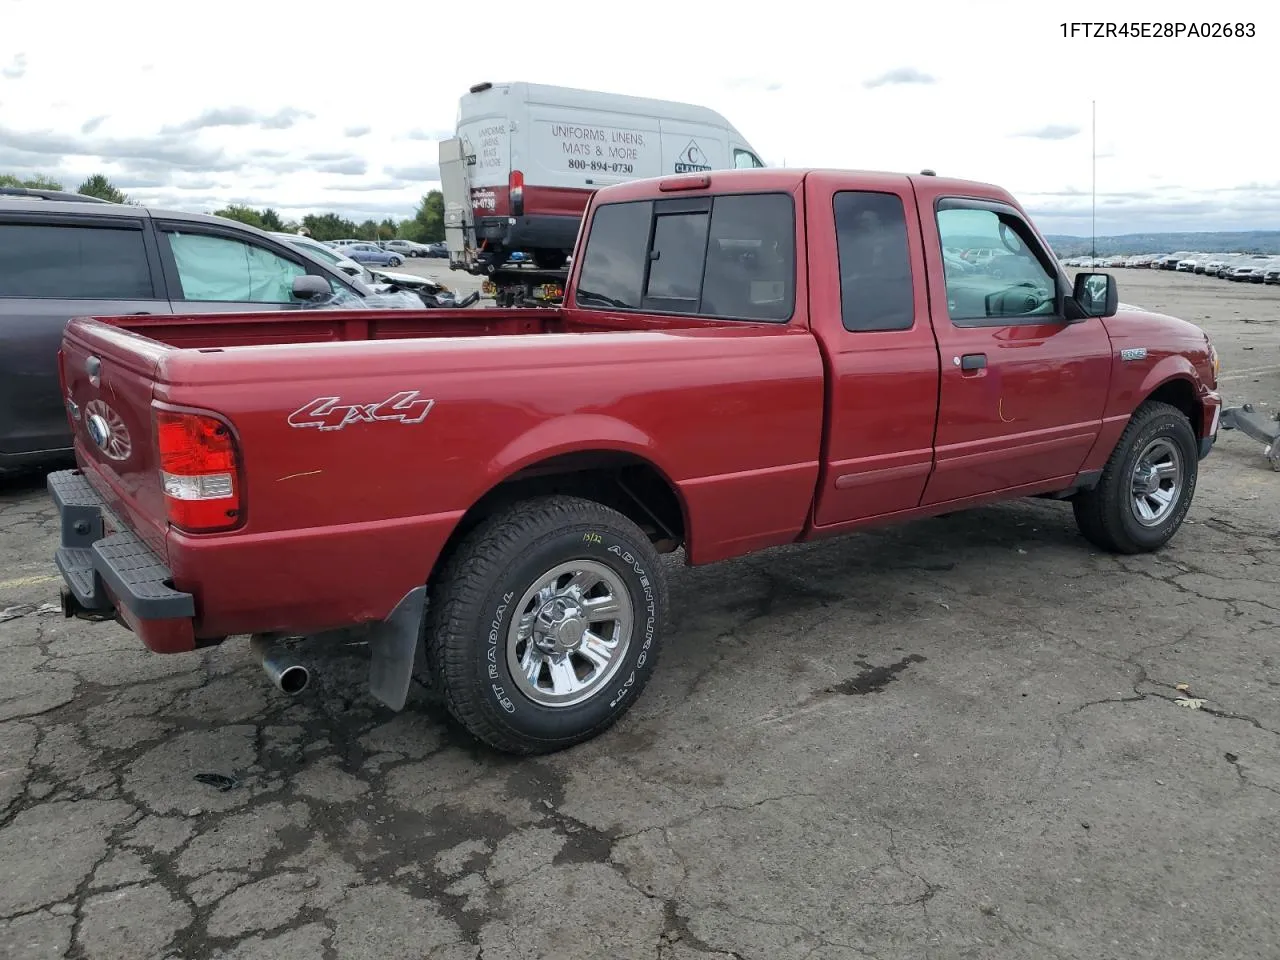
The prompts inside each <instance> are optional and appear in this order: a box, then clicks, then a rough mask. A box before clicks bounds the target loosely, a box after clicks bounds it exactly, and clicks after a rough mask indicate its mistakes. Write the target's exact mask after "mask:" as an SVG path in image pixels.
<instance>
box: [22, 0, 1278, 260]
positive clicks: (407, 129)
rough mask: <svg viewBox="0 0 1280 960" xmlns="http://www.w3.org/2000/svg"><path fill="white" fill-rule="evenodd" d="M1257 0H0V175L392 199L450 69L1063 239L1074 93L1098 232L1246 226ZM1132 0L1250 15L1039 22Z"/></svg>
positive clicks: (442, 118)
mask: <svg viewBox="0 0 1280 960" xmlns="http://www.w3.org/2000/svg"><path fill="white" fill-rule="evenodd" d="M1271 6H1272V5H1271V4H1268V3H1263V2H1258V0H1233V2H1232V3H1230V4H1205V3H1203V2H1199V3H1185V2H1177V0H1171V2H1166V3H1161V4H1158V5H1157V4H1151V3H1139V2H1114V3H1110V4H1101V3H1092V4H1089V3H1085V4H1079V5H1077V4H1067V5H1063V4H1040V3H1026V2H1025V0H1009V2H1005V0H966V2H962V3H957V2H946V3H942V2H935V3H930V2H928V0H922V2H917V3H911V4H874V5H871V4H857V5H849V4H840V5H834V6H832V7H830V10H831V11H832V13H831V14H822V15H821V16H819V15H818V14H817V12H816V10H817V8H816V7H814V6H813V5H807V6H806V5H793V6H792V7H790V8H786V7H783V8H779V6H778V5H777V4H776V2H769V3H765V2H753V0H738V2H733V3H728V2H720V0H703V2H699V3H690V2H688V0H683V2H679V3H675V2H669V0H650V2H649V3H648V4H646V5H644V6H637V5H633V4H632V5H621V6H619V5H616V4H604V5H602V4H600V3H599V2H596V3H590V4H588V3H580V2H573V0H545V2H544V3H543V4H541V5H540V6H539V7H537V9H540V10H541V11H542V12H541V13H538V14H535V13H534V12H533V11H534V10H535V7H534V6H531V5H527V4H525V5H519V6H518V8H516V7H513V8H512V11H511V12H510V13H507V12H504V10H506V4H489V5H488V6H487V7H486V6H484V5H480V6H477V5H475V4H462V3H447V2H445V0H429V2H426V3H419V2H403V3H395V2H390V3H380V4H377V5H374V4H366V3H361V2H359V0H355V2H351V3H346V4H338V3H333V4H317V3H302V2H298V0H270V2H267V0H254V2H246V0H219V2H218V3H217V4H215V5H212V6H208V5H205V6H198V7H197V8H187V7H185V6H184V5H180V4H175V3H173V2H172V0H169V2H167V3H160V2H153V0H117V2H115V3H113V4H110V5H108V6H107V7H95V8H94V9H95V11H97V12H95V13H93V14H92V15H91V16H89V17H87V18H83V19H82V18H81V17H79V16H78V15H77V14H76V12H75V9H74V8H73V7H69V6H68V5H66V4H63V5H60V6H59V7H58V8H56V9H57V11H58V17H56V18H55V21H56V22H57V23H58V26H56V27H54V28H49V29H46V27H45V25H46V24H47V23H49V19H48V16H49V13H50V12H51V11H50V8H48V7H47V5H46V4H45V3H44V2H43V0H0V173H4V172H11V173H17V174H19V175H29V174H33V173H41V172H43V173H47V174H50V175H54V176H58V177H59V178H61V179H63V181H64V182H66V183H67V184H68V185H69V186H72V187H74V185H75V184H76V183H78V182H79V180H80V179H81V178H83V177H84V176H85V175H87V174H90V173H94V172H98V171H101V172H105V173H106V174H107V175H108V176H110V177H111V179H112V180H113V181H114V182H115V183H116V184H117V185H118V186H120V187H121V188H123V189H124V190H125V191H126V192H128V193H129V194H131V195H132V196H134V197H135V198H137V199H140V200H143V201H144V202H146V203H149V204H152V205H156V206H160V205H163V206H167V207H170V208H178V209H184V210H196V211H201V210H213V209H215V208H217V207H220V206H223V205H225V204H227V203H229V202H238V203H247V204H251V205H253V206H267V205H270V206H274V207H276V208H277V209H279V210H280V211H281V212H283V213H287V214H289V215H293V216H298V215H301V214H303V213H307V212H312V211H320V210H339V211H341V212H343V213H344V214H347V215H349V216H353V217H356V218H358V219H363V218H364V217H366V216H374V217H382V216H387V215H391V216H404V215H408V214H409V213H410V212H411V210H412V208H413V206H414V204H415V202H416V201H417V199H418V198H419V197H420V196H421V195H422V194H423V193H424V192H425V191H426V190H427V189H429V188H431V187H433V186H435V183H434V179H435V176H436V160H437V141H438V139H439V138H440V137H442V136H446V135H448V134H449V133H450V132H451V130H452V128H453V125H454V121H455V116H456V112H457V106H458V98H459V96H460V95H461V94H462V93H464V92H465V90H466V88H467V87H468V86H470V85H471V84H473V83H477V82H480V81H483V80H491V81H503V80H528V81H536V82H542V83H553V84H564V85H569V86H578V87H587V88H591V89H597V90H609V91H616V92H619V93H629V94H635V95H640V96H655V97H661V98H666V99H677V100H683V101H687V102H691V103H699V104H703V105H706V106H710V107H713V108H715V109H717V110H719V111H720V112H721V113H723V114H724V115H725V116H726V117H728V118H729V120H730V121H731V122H733V124H734V125H735V126H737V127H738V129H739V130H741V131H742V132H743V133H744V134H745V135H746V137H747V139H748V140H749V141H750V142H751V143H752V144H753V145H754V146H755V147H756V148H757V150H758V151H759V152H760V154H761V156H762V158H763V159H764V160H765V162H766V163H768V164H770V165H781V164H783V163H785V164H786V165H787V166H831V167H852V168H862V169H887V170H901V171H917V170H919V169H921V168H923V167H931V168H934V169H936V170H937V171H938V172H939V173H940V174H945V175H953V176H961V177H970V178H974V179H981V180H987V181H991V182H996V183H999V184H1000V185H1002V186H1005V187H1007V188H1009V189H1010V190H1012V191H1013V192H1014V193H1015V194H1016V195H1017V196H1018V197H1019V198H1020V199H1021V200H1022V201H1023V203H1024V204H1026V205H1027V206H1028V207H1029V208H1030V209H1031V210H1032V212H1033V213H1034V214H1035V215H1036V218H1037V222H1038V223H1039V224H1040V226H1041V227H1042V229H1044V230H1046V231H1047V232H1051V233H1071V234H1077V235H1087V234H1088V233H1089V229H1090V196H1089V192H1090V182H1091V148H1090V142H1091V138H1090V116H1091V114H1090V101H1091V100H1094V99H1096V100H1097V103H1098V107H1097V146H1098V154H1099V156H1098V160H1097V178H1098V231H1099V233H1100V234H1114V233H1123V232H1134V231H1152V230H1200V229H1203V230H1231V229H1253V228H1260V229H1273V228H1277V227H1280V167H1277V160H1276V149H1275V147H1274V145H1275V143H1276V142H1277V139H1278V137H1277V132H1276V127H1277V124H1278V123H1280V119H1277V113H1276V110H1275V104H1276V102H1277V101H1276V97H1277V89H1278V85H1277V83H1276V82H1275V80H1274V71H1273V64H1274V61H1275V58H1276V54H1277V53H1280V12H1276V13H1268V12H1267V11H1268V9H1269V8H1270V7H1271ZM784 9H790V10H791V11H793V13H794V16H792V17H787V16H783V15H782V13H781V10H784ZM1156 9H1158V10H1159V18H1160V19H1161V20H1162V21H1170V22H1178V21H1184V22H1196V23H1202V22H1203V21H1204V20H1205V19H1206V18H1208V17H1209V16H1211V15H1218V14H1219V12H1221V14H1222V15H1223V16H1228V15H1229V17H1230V22H1232V23H1237V22H1240V23H1246V22H1252V23H1254V24H1255V25H1256V27H1255V31H1254V33H1255V36H1254V37H1252V38H1243V39H1225V38H1218V39H1202V38H1194V37H1183V38H1180V39H1156V38H1141V37H1138V38H1124V37H1116V38H1112V39H1105V38H1098V39H1095V38H1086V37H1083V36H1078V37H1075V38H1066V37H1064V36H1063V29H1062V27H1061V21H1062V20H1064V19H1074V20H1087V19H1090V18H1109V19H1111V20H1119V19H1121V18H1128V19H1130V20H1144V19H1152V17H1153V14H1152V11H1153V10H1156ZM108 11H109V12H108ZM642 11H643V12H642ZM836 11H838V12H836ZM197 12H198V13H199V15H198V16H197ZM193 18H194V19H193Z"/></svg>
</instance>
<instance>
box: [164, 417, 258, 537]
mask: <svg viewBox="0 0 1280 960" xmlns="http://www.w3.org/2000/svg"><path fill="white" fill-rule="evenodd" d="M155 417H156V419H155V425H156V444H157V446H158V447H159V451H160V479H161V482H162V483H163V484H164V502H165V508H166V511H167V513H168V516H169V522H170V523H172V524H173V525H174V526H175V527H178V528H179V529H181V530H185V531H187V532H189V533H208V532H210V531H213V530H227V529H230V528H231V527H234V526H236V525H237V524H238V523H239V522H240V477H239V468H238V467H237V464H236V447H235V441H234V440H233V439H232V436H231V430H230V428H228V427H227V425H226V424H225V423H223V422H222V421H221V420H219V419H217V418H216V417H210V416H203V415H201V414H197V413H178V412H173V411H169V410H157V411H156V415H155Z"/></svg>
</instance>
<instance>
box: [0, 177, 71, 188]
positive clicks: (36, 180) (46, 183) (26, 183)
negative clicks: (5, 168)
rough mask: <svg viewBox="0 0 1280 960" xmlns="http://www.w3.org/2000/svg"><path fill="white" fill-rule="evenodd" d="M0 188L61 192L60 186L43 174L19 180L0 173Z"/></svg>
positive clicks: (57, 182)
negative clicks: (24, 188) (25, 188)
mask: <svg viewBox="0 0 1280 960" xmlns="http://www.w3.org/2000/svg"><path fill="white" fill-rule="evenodd" d="M0 187H27V188H28V189H30V190H61V189H62V184H61V183H60V182H59V181H57V180H55V179H53V177H46V176H45V175H44V174H43V173H38V174H36V175H35V176H34V177H28V178H27V179H26V180H22V179H19V178H18V177H15V176H14V175H13V174H12V173H0Z"/></svg>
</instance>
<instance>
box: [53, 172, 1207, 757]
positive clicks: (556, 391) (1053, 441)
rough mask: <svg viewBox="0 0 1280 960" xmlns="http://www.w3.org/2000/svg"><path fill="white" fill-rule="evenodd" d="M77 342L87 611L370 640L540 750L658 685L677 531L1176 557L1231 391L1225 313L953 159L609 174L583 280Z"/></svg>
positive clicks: (80, 558) (68, 557) (584, 234)
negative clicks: (965, 516) (546, 300)
mask: <svg viewBox="0 0 1280 960" xmlns="http://www.w3.org/2000/svg"><path fill="white" fill-rule="evenodd" d="M971 249H981V250H995V251H998V255H996V256H992V257H990V258H985V257H984V258H982V259H983V263H982V264H981V265H975V264H973V263H971V262H969V261H966V260H965V259H964V257H963V252H964V251H965V250H971ZM308 282H309V280H308V278H299V281H298V284H299V289H298V290H296V291H295V292H296V294H297V295H298V296H299V297H305V296H306V295H308V294H309V293H310V292H311V291H310V289H309V288H308V287H307V284H308ZM60 368H61V373H62V378H63V388H64V394H65V397H66V403H67V409H68V412H69V416H70V419H71V423H72V426H73V429H74V432H75V443H76V453H77V457H78V463H79V469H78V470H72V471H63V472H60V473H55V474H53V475H51V476H50V478H49V489H50V491H51V495H52V497H53V499H54V501H55V503H56V505H57V507H58V509H59V511H60V513H61V517H62V544H61V546H60V547H59V548H58V550H57V563H58V566H59V568H60V569H61V571H62V573H63V576H64V579H65V581H66V589H65V590H64V608H65V610H66V612H67V614H68V615H69V616H70V615H77V616H81V617H85V618H90V619H94V618H98V619H112V620H118V621H121V622H123V623H124V624H125V625H127V626H128V627H129V628H130V629H132V630H133V631H134V632H136V633H137V635H138V636H139V637H140V638H141V639H142V641H143V642H144V643H145V644H146V645H147V646H148V647H150V648H151V649H152V650H155V651H157V652H162V653H176V652H179V651H186V650H194V649H197V648H201V647H205V646H208V645H210V644H216V643H219V642H221V641H223V640H224V639H225V638H227V637H228V636H232V635H245V634H248V635H252V636H253V639H254V647H255V649H257V650H259V651H260V652H262V655H263V656H264V657H265V658H266V659H267V661H268V664H269V665H270V664H271V663H275V664H276V676H277V680H278V683H279V684H280V685H281V686H283V687H288V686H290V685H292V686H294V687H296V686H299V685H300V684H301V681H302V678H303V675H302V674H300V673H299V672H298V671H297V670H284V671H282V670H281V669H280V661H278V660H272V659H271V658H272V656H273V655H272V653H271V650H270V647H271V644H272V643H273V642H275V641H276V640H278V639H282V638H297V637H313V636H315V635H318V634H321V633H328V632H330V631H357V632H359V633H361V634H362V635H363V636H365V637H367V638H368V640H369V645H370V648H371V668H370V684H371V689H372V692H373V694H374V695H375V696H376V697H377V698H378V699H380V700H381V701H383V702H384V703H386V704H387V705H388V706H390V707H391V708H392V709H401V708H402V707H403V706H404V703H405V700H406V696H407V692H408V689H409V684H410V679H411V676H412V675H413V673H414V672H415V671H418V672H420V673H422V674H424V675H425V677H426V680H427V682H428V683H429V684H431V685H433V686H434V687H435V689H436V690H437V691H438V692H440V693H442V694H443V697H444V699H445V701H446V702H447V704H448V706H449V708H450V710H451V712H452V713H453V715H454V716H455V717H456V718H457V720H458V721H460V722H461V723H462V724H463V725H464V726H465V727H466V728H467V729H468V730H470V731H471V732H472V733H473V734H474V735H475V736H476V737H478V738H479V739H481V740H483V741H485V742H487V743H488V744H490V745H492V746H494V747H496V748H498V749H501V750H505V751H509V752H513V753H538V752H548V751H552V750H556V749H560V748H563V747H566V746H569V745H571V744H574V743H578V742H581V741H583V740H585V739H587V738H590V737H592V736H594V735H596V734H598V733H599V732H601V731H602V730H604V729H605V728H606V727H608V726H609V725H610V724H611V723H613V722H614V721H615V720H617V719H618V717H619V716H620V715H621V714H622V713H624V712H625V711H626V710H627V708H628V707H629V706H630V704H631V703H632V702H634V701H635V699H636V697H637V696H638V695H639V693H640V691H641V689H642V688H643V687H644V685H645V682H646V680H647V679H648V677H649V675H650V673H651V672H652V670H653V668H654V664H655V661H656V659H657V654H658V650H659V647H660V645H661V643H662V639H663V634H664V620H665V618H666V616H667V589H666V585H665V577H666V573H665V570H664V566H663V564H662V563H661V562H660V561H659V554H660V553H663V552H670V551H674V550H676V549H678V548H681V547H683V549H684V551H685V560H686V562H688V563H690V564H704V563H711V562H714V561H718V560H724V559H726V558H729V557H736V556H740V555H742V554H746V553H749V552H751V551H756V550H762V549H764V548H767V547H773V546H776V545H779V544H788V543H796V542H798V541H806V540H814V539H818V538H822V537H830V536H834V535H836V534H844V533H848V532H850V531H854V530H858V529H860V528H863V527H866V526H869V525H874V524H884V523H889V522H897V521H904V520H911V519H914V518H918V517H926V516H930V515H936V514H941V513H949V512H952V511H955V510H957V509H961V508H965V507H971V506H975V505H978V504H987V503H991V502H993V501H998V500H1003V499H1008V498H1013V497H1029V496H1035V497H1050V498H1054V499H1059V500H1069V501H1070V502H1071V504H1072V506H1073V508H1074V511H1075V516H1076V518H1077V521H1078V525H1079V529H1080V531H1081V532H1082V533H1083V535H1084V537H1085V538H1087V539H1088V540H1089V541H1091V542H1092V543H1093V544H1095V545H1097V546H1098V547H1101V548H1104V549H1107V550H1111V551H1118V552H1122V553H1134V552H1139V551H1149V550H1154V549H1157V548H1159V547H1160V546H1161V545H1163V544H1164V543H1165V542H1166V541H1168V540H1169V538H1170V537H1172V536H1173V535H1174V533H1175V531H1177V529H1178V528H1179V526H1180V525H1181V524H1182V521H1183V518H1184V517H1185V515H1186V513H1187V509H1188V507H1189V506H1190V504H1191V498H1192V494H1193V492H1194V490H1195V485H1196V477H1197V471H1198V465H1199V461H1200V460H1201V459H1203V458H1204V457H1205V456H1207V455H1208V453H1209V451H1210V449H1211V447H1212V445H1213V442H1214V438H1215V436H1216V434H1217V430H1218V421H1219V411H1220V407H1221V403H1220V399H1219V395H1218V393H1217V389H1216V388H1217V374H1218V360H1217V356H1216V353H1215V351H1214V349H1213V347H1212V346H1211V344H1210V342H1209V338H1208V337H1207V336H1206V335H1205V333H1204V332H1203V331H1202V330H1201V329H1200V328H1198V327H1196V326H1194V325H1192V324H1190V323H1186V322H1184V321H1182V320H1178V319H1174V318H1172V317H1168V316H1161V315H1158V314H1154V313H1150V312H1146V311H1143V310H1140V309H1137V308H1130V307H1125V308H1123V309H1120V308H1119V306H1118V302H1117V294H1116V286H1115V283H1114V280H1113V278H1112V277H1110V276H1109V275H1106V274H1082V275H1079V276H1077V277H1076V278H1075V281H1074V283H1072V282H1071V281H1069V280H1068V278H1067V276H1066V274H1065V273H1064V272H1063V271H1062V269H1061V268H1060V266H1059V264H1058V262H1057V260H1056V259H1055V258H1054V256H1053V255H1052V253H1051V251H1050V249H1049V246H1048V245H1047V244H1046V243H1045V241H1044V239H1043V237H1042V236H1041V235H1040V234H1039V233H1038V232H1037V231H1036V229H1035V227H1034V226H1033V225H1032V223H1031V220H1030V219H1029V218H1028V217H1027V215H1026V214H1025V213H1024V211H1023V210H1022V209H1021V207H1020V206H1019V205H1018V203H1017V202H1016V201H1015V200H1014V198H1013V197H1012V196H1010V195H1009V194H1008V193H1006V192H1005V191H1004V190H1001V189H999V188H997V187H994V186H989V185H984V184H979V183H971V182H965V181H959V180H951V179H944V178H940V177H936V176H933V175H932V174H930V173H928V172H926V173H925V174H922V175H919V176H914V175H913V176H907V175H896V174H882V173H864V172H838V171H816V170H815V171H802V170H794V169H784V170H739V171H724V172H713V173H708V174H699V175H679V176H673V177H670V178H665V179H659V180H649V181H641V182H633V183H628V184H624V185H618V186H614V187H609V188H606V189H603V190H601V191H600V192H598V193H597V194H595V196H594V198H593V199H592V201H591V204H590V206H589V208H588V210H587V213H586V215H585V218H584V221H583V226H582V229H581V234H580V237H579V241H578V246H577V249H576V250H575V256H574V260H573V267H572V271H571V274H570V279H569V284H568V288H567V291H566V296H565V299H564V306H563V307H562V308H557V309H533V308H531V309H506V310H501V309H489V310H427V311H423V312H422V313H413V312H398V311H397V312H390V311H366V312H334V311H319V310H305V309H304V310H299V311H296V312H291V313H283V314H282V313H280V312H271V313H262V314H243V313H240V314H234V315H210V314H202V315H193V316H176V317H164V318H149V317H134V316H130V317H116V318H110V319H89V318H86V319H76V320H73V321H72V322H71V323H70V324H69V325H68V327H67V330H66V334H65V338H64V341H63V345H62V349H61V353H60ZM264 648H265V652H263V651H264ZM285 666H289V665H288V664H286V665H285ZM282 673H283V676H284V679H281V675H282ZM290 677H292V679H289V678H290Z"/></svg>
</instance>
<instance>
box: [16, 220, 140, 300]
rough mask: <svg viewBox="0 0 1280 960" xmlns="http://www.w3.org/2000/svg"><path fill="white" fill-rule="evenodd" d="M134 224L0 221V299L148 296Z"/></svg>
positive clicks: (124, 297)
mask: <svg viewBox="0 0 1280 960" xmlns="http://www.w3.org/2000/svg"><path fill="white" fill-rule="evenodd" d="M154 297H155V291H154V287H153V285H152V277H151V267H150V263H149V261H148V259H147V249H146V244H145V240H144V236H143V231H142V226H141V224H140V223H132V224H130V223H127V222H122V223H121V224H120V225H118V226H117V225H111V226H107V225H103V226H81V225H78V224H72V223H69V222H68V223H58V224H41V223H15V222H7V223H3V222H0V298H14V299H48V300H150V299H153V298H154Z"/></svg>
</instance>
